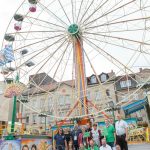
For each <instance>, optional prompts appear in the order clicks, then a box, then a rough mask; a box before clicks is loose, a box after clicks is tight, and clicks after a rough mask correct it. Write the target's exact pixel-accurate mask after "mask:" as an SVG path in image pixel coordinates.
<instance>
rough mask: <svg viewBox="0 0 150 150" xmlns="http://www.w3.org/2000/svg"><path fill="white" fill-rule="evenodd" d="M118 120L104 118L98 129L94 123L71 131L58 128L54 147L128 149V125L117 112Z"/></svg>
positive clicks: (69, 148)
mask: <svg viewBox="0 0 150 150" xmlns="http://www.w3.org/2000/svg"><path fill="white" fill-rule="evenodd" d="M116 117H117V119H118V121H117V122H116V123H113V122H112V121H110V120H109V119H105V126H104V128H103V129H101V130H100V129H99V128H98V125H97V124H96V123H93V125H92V127H91V125H90V124H87V125H86V126H82V127H79V126H78V124H75V125H74V129H73V130H72V131H67V132H64V130H63V129H62V128H59V129H58V132H57V134H56V135H55V136H54V141H55V143H54V149H57V150H128V145H127V139H128V125H127V123H126V122H125V121H124V120H122V119H121V116H120V115H119V114H117V116H116Z"/></svg>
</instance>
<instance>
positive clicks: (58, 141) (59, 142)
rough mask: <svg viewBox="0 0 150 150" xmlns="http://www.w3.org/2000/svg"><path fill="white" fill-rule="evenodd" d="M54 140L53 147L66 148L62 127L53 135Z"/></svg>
mask: <svg viewBox="0 0 150 150" xmlns="http://www.w3.org/2000/svg"><path fill="white" fill-rule="evenodd" d="M54 140H55V144H54V145H55V146H54V149H55V148H56V149H57V150H65V148H66V149H68V147H67V141H66V138H65V135H64V133H63V129H62V128H60V129H58V133H57V134H56V135H55V136H54Z"/></svg>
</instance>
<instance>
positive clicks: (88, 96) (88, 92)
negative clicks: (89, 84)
mask: <svg viewBox="0 0 150 150" xmlns="http://www.w3.org/2000/svg"><path fill="white" fill-rule="evenodd" d="M87 99H88V100H91V96H90V91H87Z"/></svg>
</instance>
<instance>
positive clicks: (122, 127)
mask: <svg viewBox="0 0 150 150" xmlns="http://www.w3.org/2000/svg"><path fill="white" fill-rule="evenodd" d="M115 128H116V134H117V135H123V134H125V133H126V128H128V124H127V123H126V122H125V121H124V120H120V121H117V122H116V125H115Z"/></svg>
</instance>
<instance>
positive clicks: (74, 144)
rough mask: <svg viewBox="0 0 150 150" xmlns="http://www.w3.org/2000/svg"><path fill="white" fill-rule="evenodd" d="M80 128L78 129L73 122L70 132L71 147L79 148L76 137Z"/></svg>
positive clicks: (76, 149)
mask: <svg viewBox="0 0 150 150" xmlns="http://www.w3.org/2000/svg"><path fill="white" fill-rule="evenodd" d="M81 132H82V131H81V129H79V127H78V124H75V125H74V129H73V131H72V132H71V139H72V142H73V147H74V149H75V150H78V149H79V144H78V137H79V134H80V133H81Z"/></svg>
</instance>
